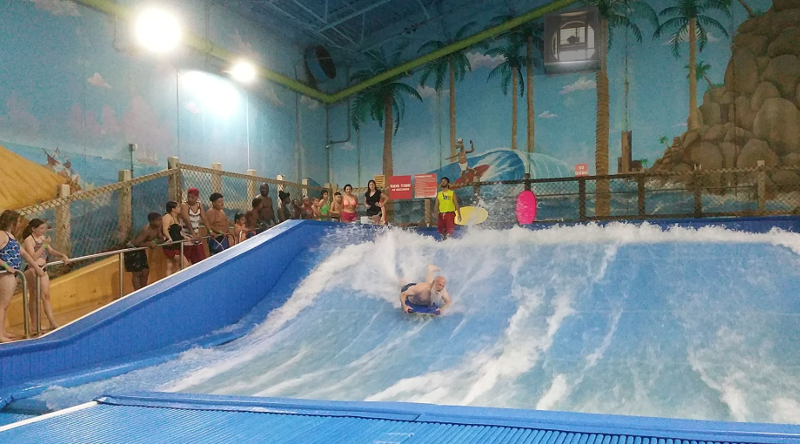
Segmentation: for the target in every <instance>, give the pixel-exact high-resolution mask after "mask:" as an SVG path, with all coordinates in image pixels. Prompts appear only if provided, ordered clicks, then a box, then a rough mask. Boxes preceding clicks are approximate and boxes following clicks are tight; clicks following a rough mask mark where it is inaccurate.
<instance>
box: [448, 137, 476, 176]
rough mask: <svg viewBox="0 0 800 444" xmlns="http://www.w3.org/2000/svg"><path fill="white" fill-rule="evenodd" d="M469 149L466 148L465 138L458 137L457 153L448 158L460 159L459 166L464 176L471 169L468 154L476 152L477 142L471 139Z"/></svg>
mask: <svg viewBox="0 0 800 444" xmlns="http://www.w3.org/2000/svg"><path fill="white" fill-rule="evenodd" d="M469 147H470V148H469V149H468V150H465V149H464V139H458V141H457V142H456V150H457V154H456V155H455V156H450V157H448V158H447V160H453V159H456V158H457V159H458V167H459V168H461V177H464V175H465V174H467V172H468V171H471V169H470V167H469V164H468V163H467V154H472V153H474V152H475V144H474V143H473V142H472V141H471V140H470V141H469Z"/></svg>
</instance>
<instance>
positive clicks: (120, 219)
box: [117, 170, 173, 244]
mask: <svg viewBox="0 0 800 444" xmlns="http://www.w3.org/2000/svg"><path fill="white" fill-rule="evenodd" d="M130 180H131V170H119V173H118V181H119V182H128V181H130ZM171 186H172V181H170V196H173V194H172V188H171ZM132 220H133V199H132V192H131V186H130V185H125V188H122V189H120V190H119V205H118V207H117V242H118V243H119V244H124V243H125V242H127V241H128V239H130V238H131V233H132V224H133V221H132Z"/></svg>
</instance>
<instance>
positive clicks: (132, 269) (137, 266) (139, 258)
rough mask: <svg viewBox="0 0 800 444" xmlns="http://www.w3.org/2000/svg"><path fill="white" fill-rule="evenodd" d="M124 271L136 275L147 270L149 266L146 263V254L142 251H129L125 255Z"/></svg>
mask: <svg viewBox="0 0 800 444" xmlns="http://www.w3.org/2000/svg"><path fill="white" fill-rule="evenodd" d="M124 256H125V271H127V272H128V273H138V272H140V271H144V270H149V269H150V265H149V264H148V263H147V252H146V251H144V250H138V251H129V252H127V253H125V255H124Z"/></svg>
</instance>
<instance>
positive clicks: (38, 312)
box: [0, 235, 215, 338]
mask: <svg viewBox="0 0 800 444" xmlns="http://www.w3.org/2000/svg"><path fill="white" fill-rule="evenodd" d="M214 237H215V236H213V235H207V236H202V237H193V238H191V239H183V240H179V241H173V242H164V243H161V244H154V245H152V246H147V247H130V248H123V249H119V250H112V251H104V252H102V253H94V254H87V255H86V256H80V257H76V258H70V259H68V261H67V262H65V261H63V260H58V261H53V262H48V263H46V264H44V265H42V266H41V267H40V268H41V269H42V270H47V268H49V267H55V266H56V265H66V264H67V263H73V262H82V261H87V260H91V259H100V258H105V257H110V256H119V297H122V296H123V294H124V293H125V287H124V285H125V283H124V279H123V278H124V275H125V257H124V255H125V253H131V252H134V251H144V250H149V249H155V248H159V247H166V246H170V245H175V244H180V245H181V256H180V257H181V270H183V258H184V253H183V246H184V244H186V243H187V242H194V241H198V240H207V239H211V238H214ZM3 273H9V272H8V271H6V270H0V274H3ZM14 274H16V275H19V276H20V278H21V279H22V311H23V322H24V326H25V338H29V337H30V336H31V332H30V321H29V320H28V305H29V304H30V302H29V297H28V280H27V278H26V277H25V272H23V271H22V270H14ZM40 298H41V282H40V281H39V279H38V277H37V279H36V320H35V321H36V334H37V335H41V334H42V314H41V310H42V304H41V303H40Z"/></svg>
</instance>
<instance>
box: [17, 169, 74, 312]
mask: <svg viewBox="0 0 800 444" xmlns="http://www.w3.org/2000/svg"><path fill="white" fill-rule="evenodd" d="M69 194H70V188H69V185H66V184H64V185H59V186H58V197H68V196H69ZM69 206H70V204H69V203H65V204H64V205H59V206H57V207H56V211H55V213H56V239H57V240H58V247H59V248H58V249H59V250H61V251H62V252H64V253H65V254H68V255H70V256H72V239H71V237H70V236H71V235H72V234H71V233H72V228H71V220H70V213H69ZM25 316H28V314H27V313H25Z"/></svg>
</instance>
